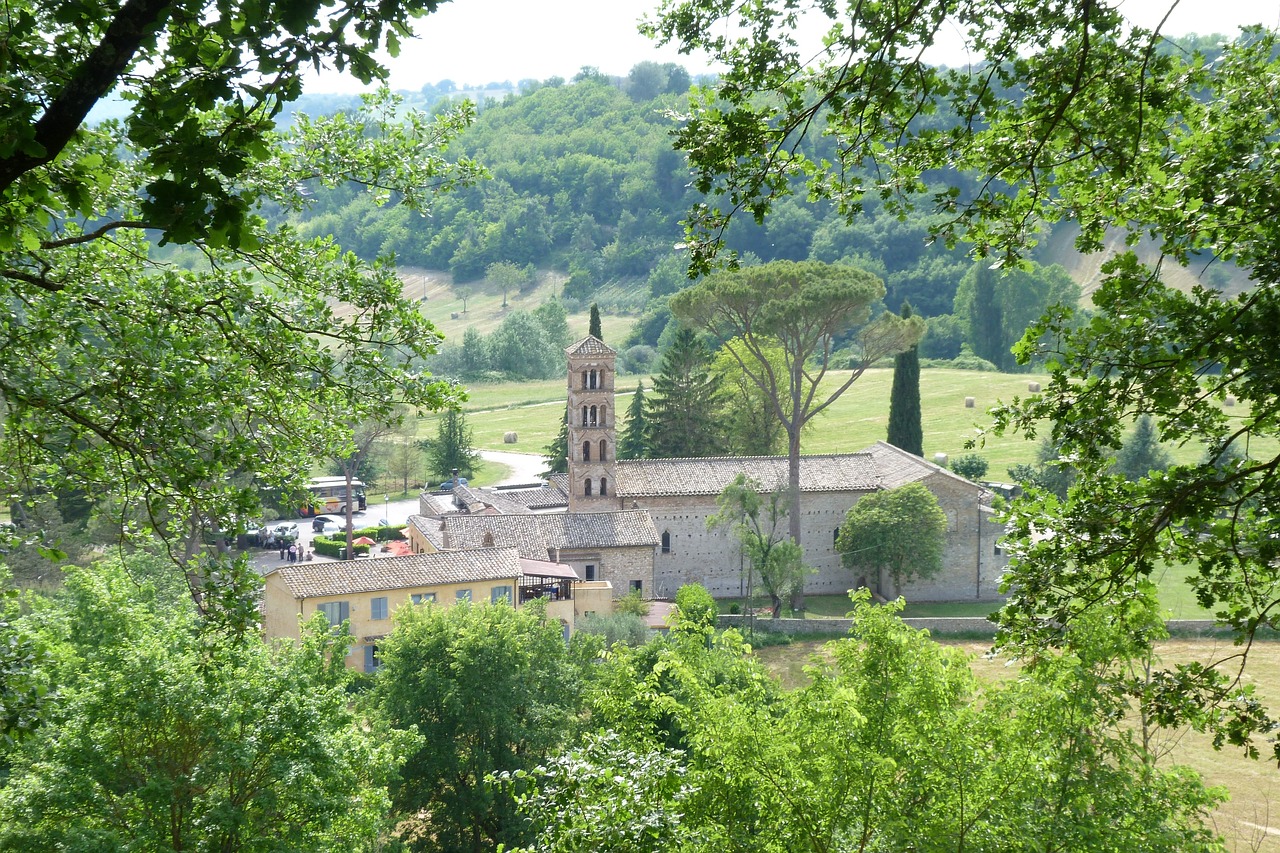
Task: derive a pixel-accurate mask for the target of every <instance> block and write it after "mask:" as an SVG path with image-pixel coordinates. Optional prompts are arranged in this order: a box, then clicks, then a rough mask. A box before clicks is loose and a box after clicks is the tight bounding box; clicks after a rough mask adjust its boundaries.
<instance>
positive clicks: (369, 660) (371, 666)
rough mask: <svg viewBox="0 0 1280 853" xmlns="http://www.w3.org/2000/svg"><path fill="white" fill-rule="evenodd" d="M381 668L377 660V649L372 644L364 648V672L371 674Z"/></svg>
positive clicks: (380, 663)
mask: <svg viewBox="0 0 1280 853" xmlns="http://www.w3.org/2000/svg"><path fill="white" fill-rule="evenodd" d="M380 666H382V661H380V660H378V647H377V646H376V645H374V644H373V643H370V644H369V645H367V646H365V647H364V671H365V672H373V671H374V670H376V669H377V668H378V667H380Z"/></svg>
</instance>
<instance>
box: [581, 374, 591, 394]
mask: <svg viewBox="0 0 1280 853" xmlns="http://www.w3.org/2000/svg"><path fill="white" fill-rule="evenodd" d="M588 387H589V386H588V385H587V371H585V370H584V371H582V389H583V390H584V391H585V390H586V389H587V388H588Z"/></svg>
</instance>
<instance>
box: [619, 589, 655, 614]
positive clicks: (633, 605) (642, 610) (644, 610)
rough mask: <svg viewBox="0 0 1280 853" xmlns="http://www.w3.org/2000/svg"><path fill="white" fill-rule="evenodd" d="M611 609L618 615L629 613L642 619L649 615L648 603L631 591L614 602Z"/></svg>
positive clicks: (638, 594) (634, 591) (636, 592)
mask: <svg viewBox="0 0 1280 853" xmlns="http://www.w3.org/2000/svg"><path fill="white" fill-rule="evenodd" d="M613 609H614V610H615V611H616V612H618V613H630V614H631V615H633V616H639V617H640V618H642V619H643V618H644V617H645V616H648V615H649V602H647V601H645V600H644V599H643V598H641V597H640V593H639V592H638V591H636V590H632V591H631V592H629V593H627V594H626V595H624V596H622V598H619V599H618V600H617V601H615V602H614V603H613Z"/></svg>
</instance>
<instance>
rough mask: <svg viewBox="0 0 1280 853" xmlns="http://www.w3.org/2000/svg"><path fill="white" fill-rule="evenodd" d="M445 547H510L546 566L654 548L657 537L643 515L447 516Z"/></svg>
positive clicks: (640, 512)
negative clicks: (574, 553)
mask: <svg viewBox="0 0 1280 853" xmlns="http://www.w3.org/2000/svg"><path fill="white" fill-rule="evenodd" d="M441 521H442V522H443V525H444V531H445V540H444V541H445V547H447V548H453V549H466V548H481V547H485V546H486V545H493V546H499V547H514V548H516V549H517V550H518V551H519V552H520V555H521V556H522V557H528V558H531V559H535V560H545V559H547V557H549V556H552V555H553V554H554V553H555V552H556V551H557V550H563V551H571V550H575V549H581V548H627V547H637V546H638V547H653V546H655V545H657V544H658V531H657V530H656V529H655V528H654V526H653V519H652V518H651V517H650V516H649V513H648V512H647V511H646V510H621V511H617V512H575V513H548V514H545V515H481V516H464V515H457V516H446V517H445V518H443V519H441Z"/></svg>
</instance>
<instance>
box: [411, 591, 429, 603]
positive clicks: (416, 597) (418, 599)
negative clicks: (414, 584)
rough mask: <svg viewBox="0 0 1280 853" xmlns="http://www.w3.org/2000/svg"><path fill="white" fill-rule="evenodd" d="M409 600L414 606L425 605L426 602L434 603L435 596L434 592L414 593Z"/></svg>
mask: <svg viewBox="0 0 1280 853" xmlns="http://www.w3.org/2000/svg"><path fill="white" fill-rule="evenodd" d="M409 600H410V601H412V602H413V603H414V604H426V603H427V602H428V601H435V600H436V594H435V593H434V592H415V593H414V594H413V595H411V596H409Z"/></svg>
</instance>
